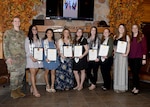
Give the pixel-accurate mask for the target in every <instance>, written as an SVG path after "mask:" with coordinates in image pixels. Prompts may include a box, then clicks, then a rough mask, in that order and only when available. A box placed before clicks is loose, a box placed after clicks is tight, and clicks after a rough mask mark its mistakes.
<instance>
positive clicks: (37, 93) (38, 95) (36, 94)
mask: <svg viewBox="0 0 150 107" xmlns="http://www.w3.org/2000/svg"><path fill="white" fill-rule="evenodd" d="M33 95H34V96H35V97H40V96H41V95H40V93H39V92H38V91H37V92H33Z"/></svg>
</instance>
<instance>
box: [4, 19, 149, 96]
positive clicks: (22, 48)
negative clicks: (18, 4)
mask: <svg viewBox="0 0 150 107" xmlns="http://www.w3.org/2000/svg"><path fill="white" fill-rule="evenodd" d="M12 23H13V26H14V27H13V28H12V29H11V30H7V31H6V32H5V34H4V56H5V59H6V64H7V67H8V71H9V72H10V89H11V97H12V98H14V99H16V98H19V97H24V96H25V94H24V93H23V92H21V87H22V80H23V77H24V74H25V68H29V71H30V79H31V87H30V92H31V93H32V94H33V95H34V96H35V97H40V96H41V95H40V93H39V91H38V89H37V87H36V74H37V73H38V69H39V68H44V70H45V71H44V72H45V73H44V79H45V83H46V88H45V89H46V91H47V92H56V89H57V90H69V89H74V90H78V91H80V90H82V89H83V86H84V85H83V84H84V81H85V79H86V78H87V80H88V82H89V84H90V86H89V87H88V89H89V90H94V89H95V88H96V82H97V75H98V69H99V66H100V70H101V74H102V77H103V81H104V84H103V86H102V87H101V88H102V89H103V90H104V91H106V90H109V89H110V88H111V84H112V82H111V80H112V77H111V68H112V65H114V66H113V89H114V91H115V92H117V93H120V92H125V91H127V90H128V62H129V65H130V68H131V71H132V74H133V89H132V93H134V94H138V93H139V76H138V74H139V71H140V67H141V66H142V64H146V53H147V46H146V39H145V37H144V35H143V34H142V33H141V32H140V31H139V28H138V25H136V24H135V25H133V26H132V35H131V37H130V36H129V35H127V30H126V27H125V25H124V24H120V25H119V27H118V30H117V32H116V34H115V35H111V32H110V30H109V29H108V28H106V29H105V30H104V31H103V33H102V37H101V38H100V37H99V36H98V31H97V28H96V27H95V26H93V27H91V29H90V32H89V36H88V37H87V38H86V37H84V36H83V33H84V32H83V30H82V29H80V28H79V29H77V31H76V33H75V37H74V39H72V36H71V32H70V30H69V29H67V28H64V30H63V31H62V36H61V38H60V39H59V40H57V41H56V40H55V35H54V32H53V30H52V29H47V30H46V31H45V36H44V38H43V39H42V38H40V37H39V35H38V30H37V27H36V25H31V26H30V27H29V31H28V36H27V37H26V36H25V35H24V33H23V32H22V31H21V30H20V29H19V28H20V19H19V17H15V18H14V19H13V22H12ZM118 41H125V42H127V47H126V52H125V53H118V52H116V49H117V44H118ZM101 45H106V46H109V50H108V54H107V55H106V56H99V55H98V56H97V58H96V59H95V60H89V50H99V49H100V48H101ZM64 46H82V55H81V56H79V57H65V56H64V49H63V47H64ZM35 47H39V48H40V47H42V48H43V50H44V54H43V58H44V59H43V61H39V60H37V59H35V58H34V56H33V54H34V53H33V49H34V48H35ZM49 48H50V49H56V50H57V58H56V60H55V61H51V60H49V59H48V58H47V55H48V53H47V50H48V49H49ZM128 59H129V60H128ZM25 66H26V67H25ZM49 72H50V74H51V77H50V79H51V83H49Z"/></svg>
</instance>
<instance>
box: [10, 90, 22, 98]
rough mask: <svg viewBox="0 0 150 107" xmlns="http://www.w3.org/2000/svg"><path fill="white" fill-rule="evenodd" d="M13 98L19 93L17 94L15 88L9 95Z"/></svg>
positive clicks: (17, 96) (18, 95)
mask: <svg viewBox="0 0 150 107" xmlns="http://www.w3.org/2000/svg"><path fill="white" fill-rule="evenodd" d="M10 96H11V97H12V98H13V99H17V98H19V97H21V96H20V94H18V92H17V90H11V95H10Z"/></svg>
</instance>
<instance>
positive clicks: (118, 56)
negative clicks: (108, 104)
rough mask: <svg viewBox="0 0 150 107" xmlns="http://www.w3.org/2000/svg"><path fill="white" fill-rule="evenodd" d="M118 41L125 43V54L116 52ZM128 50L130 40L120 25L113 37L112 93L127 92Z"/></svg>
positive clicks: (124, 28) (123, 26)
mask: <svg viewBox="0 0 150 107" xmlns="http://www.w3.org/2000/svg"><path fill="white" fill-rule="evenodd" d="M118 41H124V42H127V48H126V52H125V53H118V52H116V47H117V44H118ZM129 50H130V38H129V36H128V35H127V30H126V27H125V25H124V24H120V25H119V27H118V30H117V33H116V35H115V36H114V84H113V88H114V91H115V92H117V93H120V92H125V91H127V90H128V53H129Z"/></svg>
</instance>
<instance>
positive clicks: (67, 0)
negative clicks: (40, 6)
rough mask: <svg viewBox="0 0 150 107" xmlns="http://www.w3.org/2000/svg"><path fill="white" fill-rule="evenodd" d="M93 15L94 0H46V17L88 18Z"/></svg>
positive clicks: (90, 19) (91, 17)
mask: <svg viewBox="0 0 150 107" xmlns="http://www.w3.org/2000/svg"><path fill="white" fill-rule="evenodd" d="M93 16H94V0H47V1H46V19H65V20H89V21H92V20H93Z"/></svg>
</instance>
